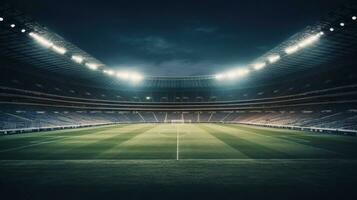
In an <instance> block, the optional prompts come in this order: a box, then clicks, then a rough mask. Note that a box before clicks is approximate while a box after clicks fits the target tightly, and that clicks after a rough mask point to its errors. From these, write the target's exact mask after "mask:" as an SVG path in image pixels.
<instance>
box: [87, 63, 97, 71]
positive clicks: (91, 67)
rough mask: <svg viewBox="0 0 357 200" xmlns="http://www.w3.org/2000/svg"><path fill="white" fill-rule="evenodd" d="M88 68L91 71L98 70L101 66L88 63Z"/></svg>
mask: <svg viewBox="0 0 357 200" xmlns="http://www.w3.org/2000/svg"><path fill="white" fill-rule="evenodd" d="M86 66H87V67H88V68H89V69H91V70H97V69H98V67H99V65H98V64H95V63H86Z"/></svg>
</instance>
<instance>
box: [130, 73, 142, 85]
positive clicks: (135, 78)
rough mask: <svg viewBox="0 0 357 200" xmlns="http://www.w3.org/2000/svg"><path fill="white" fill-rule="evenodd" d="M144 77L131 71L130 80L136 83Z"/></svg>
mask: <svg viewBox="0 0 357 200" xmlns="http://www.w3.org/2000/svg"><path fill="white" fill-rule="evenodd" d="M143 79H144V77H143V76H142V75H140V74H138V73H131V74H130V80H131V81H132V82H134V83H137V82H140V81H142V80H143Z"/></svg>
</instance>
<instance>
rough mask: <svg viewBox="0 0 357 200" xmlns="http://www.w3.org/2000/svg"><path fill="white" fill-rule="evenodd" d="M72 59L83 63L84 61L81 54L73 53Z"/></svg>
mask: <svg viewBox="0 0 357 200" xmlns="http://www.w3.org/2000/svg"><path fill="white" fill-rule="evenodd" d="M72 60H74V61H75V62H76V63H82V62H83V57H82V56H79V55H73V56H72Z"/></svg>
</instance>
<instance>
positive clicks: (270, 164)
mask: <svg viewBox="0 0 357 200" xmlns="http://www.w3.org/2000/svg"><path fill="white" fill-rule="evenodd" d="M356 159H357V137H351V136H337V135H327V134H317V133H309V132H301V131H293V130H286V129H273V128H264V127H255V126H247V125H236V124H121V125H111V126H102V127H92V128H81V129H67V130H61V131H52V132H40V133H29V134H21V135H8V136H2V137H0V192H1V194H2V196H6V197H8V198H11V199H108V198H111V199H119V198H121V199H218V198H221V199H237V198H243V199H247V198H249V199H261V198H269V199H270V198H275V199H288V198H289V199H295V198H296V199H298V198H299V199H301V198H308V199H310V198H315V199H316V198H325V199H326V198H327V199H330V198H331V199H335V198H341V199H342V197H343V199H354V198H356V192H355V191H356V190H355V188H356V185H357V162H356V161H357V160H356Z"/></svg>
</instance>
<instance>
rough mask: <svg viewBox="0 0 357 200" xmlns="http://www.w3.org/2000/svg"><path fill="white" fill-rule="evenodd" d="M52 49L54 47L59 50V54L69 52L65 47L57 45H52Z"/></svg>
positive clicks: (56, 50)
mask: <svg viewBox="0 0 357 200" xmlns="http://www.w3.org/2000/svg"><path fill="white" fill-rule="evenodd" d="M52 49H53V50H54V51H55V52H57V53H59V54H62V55H63V54H65V53H66V52H67V50H66V49H65V48H63V47H59V46H56V45H53V46H52Z"/></svg>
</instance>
